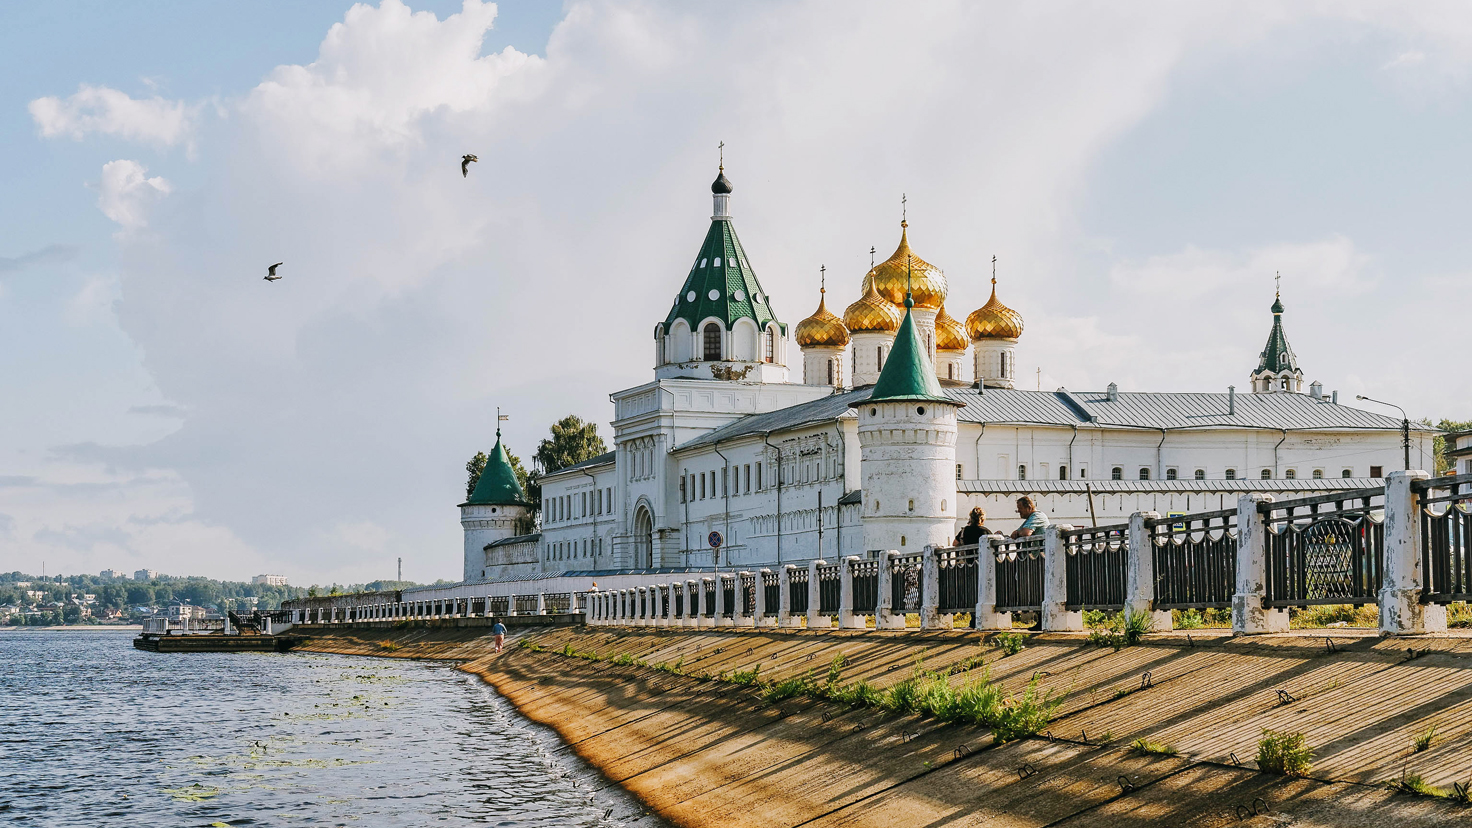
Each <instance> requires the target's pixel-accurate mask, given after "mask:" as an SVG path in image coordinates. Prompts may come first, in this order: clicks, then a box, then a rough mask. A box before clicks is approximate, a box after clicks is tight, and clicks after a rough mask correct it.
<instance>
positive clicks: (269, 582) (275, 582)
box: [250, 575, 286, 586]
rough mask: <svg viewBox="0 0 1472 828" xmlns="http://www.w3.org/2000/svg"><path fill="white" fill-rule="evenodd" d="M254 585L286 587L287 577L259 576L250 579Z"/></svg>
mask: <svg viewBox="0 0 1472 828" xmlns="http://www.w3.org/2000/svg"><path fill="white" fill-rule="evenodd" d="M250 582H251V583H253V584H265V585H266V586H286V576H285V575H257V576H255V577H254V578H251V579H250Z"/></svg>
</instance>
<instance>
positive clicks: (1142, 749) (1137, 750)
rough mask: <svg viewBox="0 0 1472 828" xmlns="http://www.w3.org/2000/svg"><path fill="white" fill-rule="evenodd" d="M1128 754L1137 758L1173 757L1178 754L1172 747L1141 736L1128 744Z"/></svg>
mask: <svg viewBox="0 0 1472 828" xmlns="http://www.w3.org/2000/svg"><path fill="white" fill-rule="evenodd" d="M1130 752H1131V753H1134V754H1136V755H1138V756H1175V755H1176V754H1178V753H1180V751H1178V750H1176V749H1175V746H1174V745H1167V744H1165V743H1164V742H1156V741H1153V740H1151V739H1147V738H1145V737H1143V736H1141V737H1140V738H1138V739H1136V740H1134V741H1133V742H1130Z"/></svg>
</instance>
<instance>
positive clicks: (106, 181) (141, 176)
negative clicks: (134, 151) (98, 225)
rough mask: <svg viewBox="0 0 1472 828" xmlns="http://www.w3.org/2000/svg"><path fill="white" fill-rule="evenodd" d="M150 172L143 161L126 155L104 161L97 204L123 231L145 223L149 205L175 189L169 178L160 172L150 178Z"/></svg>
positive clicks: (142, 225) (135, 228) (98, 186)
mask: <svg viewBox="0 0 1472 828" xmlns="http://www.w3.org/2000/svg"><path fill="white" fill-rule="evenodd" d="M147 173H148V170H147V168H145V167H144V166H143V165H142V164H140V163H138V162H137V161H130V160H128V159H126V158H120V159H118V160H116V161H109V162H107V163H106V164H103V165H102V179H101V180H100V181H98V183H97V208H98V209H99V210H101V211H102V214H103V215H105V216H107V217H108V218H110V219H112V220H113V221H115V222H117V223H118V224H120V225H122V227H123V230H124V231H127V230H137V229H138V228H140V227H146V226H147V225H148V217H147V211H148V207H149V206H150V205H152V204H154V203H155V202H157V201H158V200H159V199H160V198H163V197H164V196H166V195H168V194H169V193H170V192H172V191H173V187H172V186H170V185H169V182H168V181H165V180H164V179H163V178H162V177H160V176H155V177H153V178H149V177H148V176H147Z"/></svg>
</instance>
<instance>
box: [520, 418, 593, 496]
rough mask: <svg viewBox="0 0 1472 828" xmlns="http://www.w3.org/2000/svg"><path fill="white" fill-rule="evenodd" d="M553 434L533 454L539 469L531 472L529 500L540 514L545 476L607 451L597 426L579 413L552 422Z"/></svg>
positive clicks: (528, 484)
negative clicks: (542, 478) (578, 414)
mask: <svg viewBox="0 0 1472 828" xmlns="http://www.w3.org/2000/svg"><path fill="white" fill-rule="evenodd" d="M550 432H551V434H550V436H549V437H547V438H546V439H544V440H542V442H540V443H538V444H537V453H536V454H535V455H533V459H534V460H536V461H537V470H536V471H534V472H532V474H531V477H530V479H529V480H528V481H527V486H526V490H527V497H528V499H530V500H531V501H532V505H533V507H534V508H535V509H536V510H537V511H541V508H542V486H541V483H540V482H539V481H540V480H541V477H542V475H545V474H550V473H552V472H555V471H561V470H562V469H565V468H567V467H568V466H573V465H577V464H578V463H581V462H583V461H584V460H591V459H592V458H594V457H597V456H598V455H600V454H603V453H604V452H606V451H608V446H607V445H606V444H605V443H604V442H603V438H602V437H599V436H598V424H597V423H589V422H585V421H584V420H583V418H582V417H579V416H577V415H576V414H569V415H567V416H566V417H563V418H562V419H560V420H558V421H557V422H555V423H553V424H552V428H551V429H550Z"/></svg>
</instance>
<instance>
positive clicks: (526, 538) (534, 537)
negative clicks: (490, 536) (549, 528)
mask: <svg viewBox="0 0 1472 828" xmlns="http://www.w3.org/2000/svg"><path fill="white" fill-rule="evenodd" d="M541 539H542V533H541V532H534V533H532V534H530V535H517V536H516V537H514V538H502V539H500V540H498V541H491V542H490V543H488V544H486V545H485V546H483V547H481V550H482V551H484V550H486V549H493V548H495V547H497V546H512V545H514V544H518V543H536V542H537V541H540V540H541Z"/></svg>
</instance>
